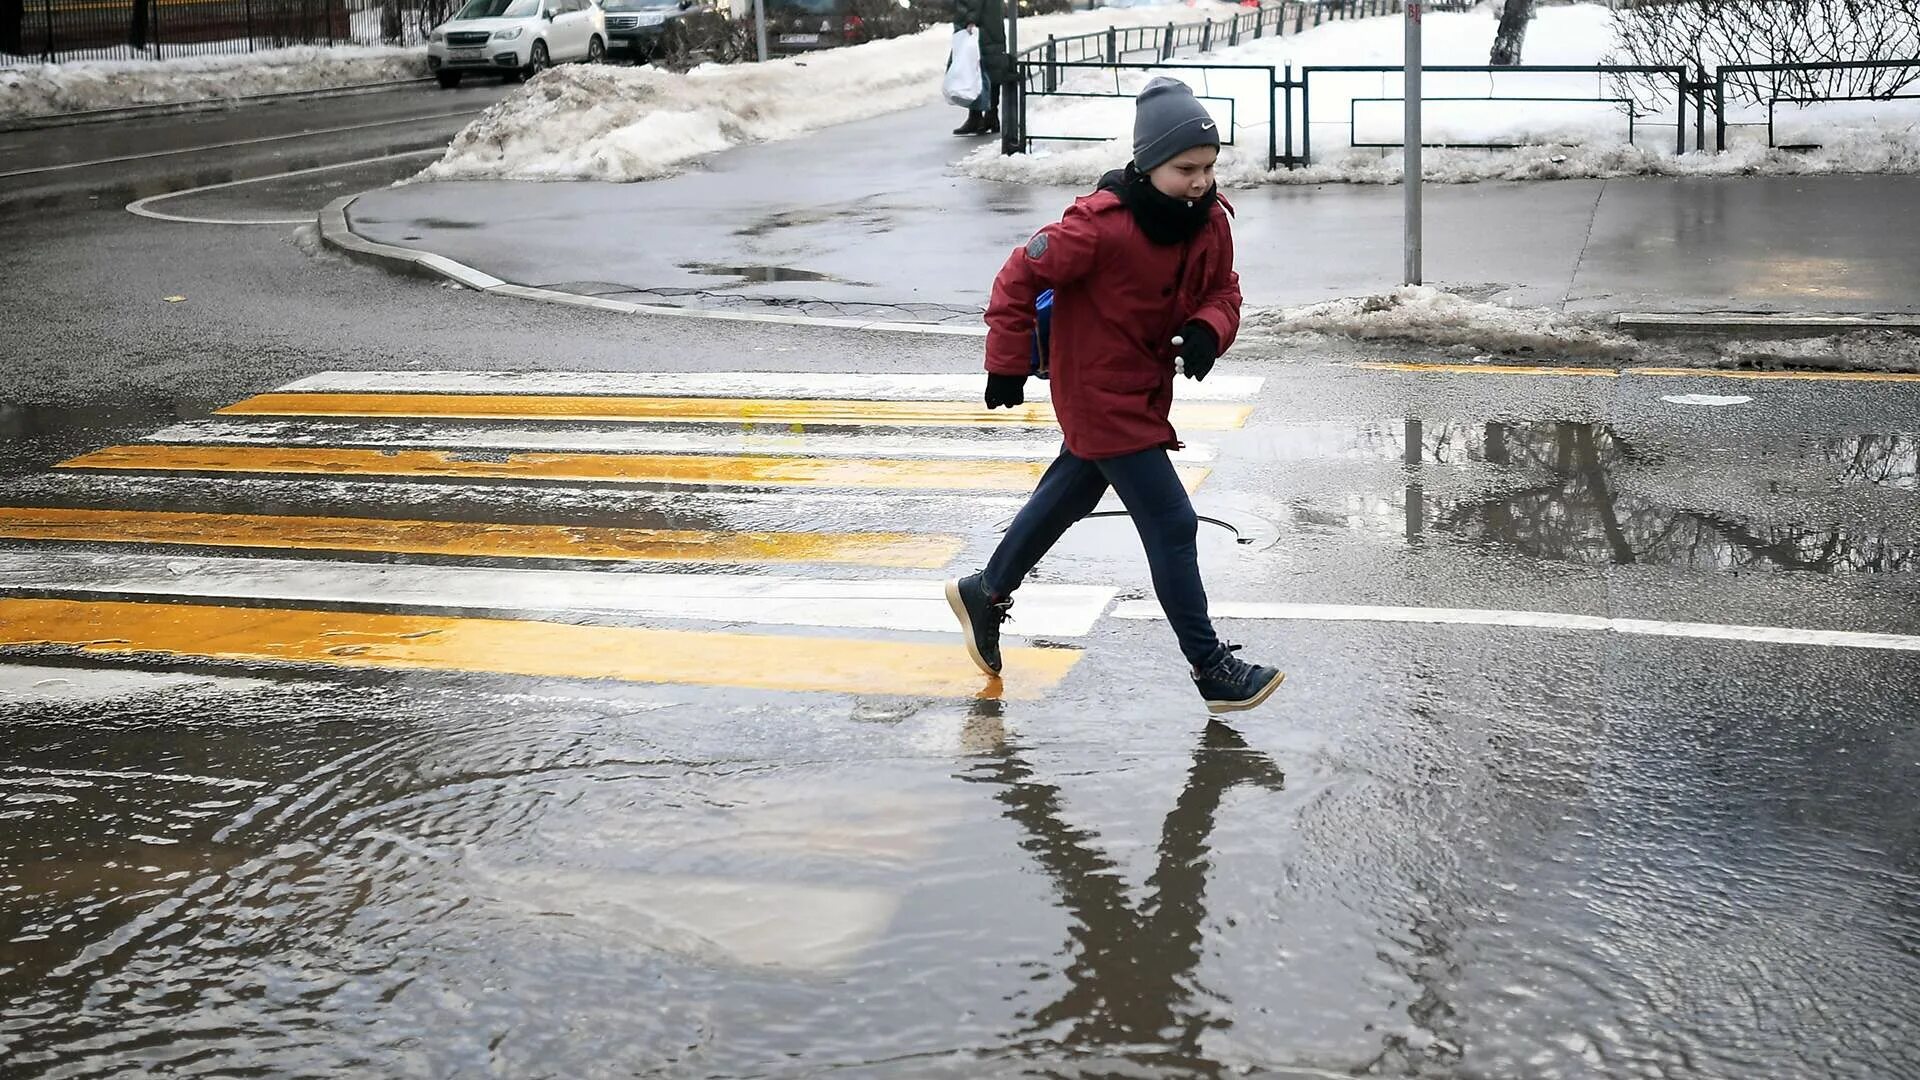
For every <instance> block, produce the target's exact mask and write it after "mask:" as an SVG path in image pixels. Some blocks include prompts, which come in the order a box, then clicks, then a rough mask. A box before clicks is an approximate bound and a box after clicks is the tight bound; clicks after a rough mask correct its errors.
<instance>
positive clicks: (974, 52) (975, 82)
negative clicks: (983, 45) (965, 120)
mask: <svg viewBox="0 0 1920 1080" xmlns="http://www.w3.org/2000/svg"><path fill="white" fill-rule="evenodd" d="M985 89H986V87H985V85H984V84H983V80H982V78H981V74H980V37H979V33H978V31H974V30H961V31H958V32H956V33H955V34H954V35H953V51H952V52H951V53H950V54H948V56H947V81H946V86H945V91H946V95H947V104H949V105H958V106H960V107H961V108H963V109H971V108H973V107H974V106H975V105H978V104H980V94H981V92H982V91H984V90H985Z"/></svg>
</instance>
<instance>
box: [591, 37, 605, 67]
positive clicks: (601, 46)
mask: <svg viewBox="0 0 1920 1080" xmlns="http://www.w3.org/2000/svg"><path fill="white" fill-rule="evenodd" d="M606 60H607V43H606V42H604V41H601V40H600V35H599V34H595V35H593V40H592V41H589V42H587V63H589V64H603V63H606Z"/></svg>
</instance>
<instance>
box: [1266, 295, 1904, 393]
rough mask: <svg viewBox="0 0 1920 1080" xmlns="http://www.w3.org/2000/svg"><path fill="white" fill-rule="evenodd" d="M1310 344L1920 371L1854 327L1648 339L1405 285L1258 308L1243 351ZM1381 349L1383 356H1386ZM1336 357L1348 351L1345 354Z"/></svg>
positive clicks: (1501, 357) (1887, 335) (1474, 354)
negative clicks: (1269, 344) (1781, 335)
mask: <svg viewBox="0 0 1920 1080" xmlns="http://www.w3.org/2000/svg"><path fill="white" fill-rule="evenodd" d="M1300 337H1305V338H1307V339H1308V340H1321V341H1324V340H1325V339H1335V340H1344V341H1353V342H1365V343H1366V345H1365V346H1364V348H1365V350H1366V351H1365V352H1364V353H1362V354H1361V355H1368V356H1373V357H1375V358H1382V359H1385V358H1391V357H1392V356H1394V355H1395V347H1396V346H1398V347H1400V348H1402V349H1404V348H1407V347H1413V350H1414V351H1413V352H1412V353H1411V354H1408V353H1404V352H1402V353H1400V354H1399V355H1408V356H1409V358H1410V359H1418V360H1431V359H1433V358H1434V357H1435V356H1447V357H1451V358H1454V359H1458V360H1471V361H1488V362H1495V361H1497V362H1501V363H1512V362H1513V361H1514V360H1515V359H1520V360H1523V361H1524V360H1526V359H1529V358H1533V357H1540V358H1551V360H1552V361H1553V362H1561V361H1569V360H1571V361H1587V362H1594V363H1603V362H1604V363H1612V364H1618V363H1627V362H1636V363H1653V364H1660V365H1665V366H1674V367H1738V366H1755V367H1761V368H1788V367H1791V368H1813V369H1824V370H1832V371H1902V372H1906V371H1920V338H1915V337H1914V336H1913V335H1911V334H1905V333H1900V332H1898V331H1891V330H1854V331H1848V332H1843V333H1836V334H1830V335H1826V336H1822V337H1810V338H1787V339H1778V338H1766V337H1763V336H1754V337H1725V336H1721V337H1715V338H1713V339H1711V340H1705V339H1694V338H1685V339H1683V338H1676V339H1671V340H1662V339H1647V340H1642V339H1638V338H1634V337H1631V336H1628V335H1625V334H1621V333H1620V332H1618V331H1617V330H1615V329H1614V328H1613V325H1612V319H1611V318H1610V317H1609V316H1606V315H1601V314H1588V315H1569V314H1566V313H1564V312H1559V311H1554V310H1551V309H1547V308H1534V307H1519V306H1515V305H1512V304H1507V303H1496V302H1489V301H1483V300H1477V299H1474V298H1472V297H1469V296H1462V295H1459V294H1457V293H1450V292H1446V291H1443V290H1441V289H1436V288H1433V287H1432V286H1423V285H1405V286H1401V287H1399V288H1396V289H1393V290H1391V291H1389V292H1385V293H1381V294H1378V295H1374V296H1362V297H1353V298H1350V299H1344V300H1330V301H1327V302H1324V303H1319V304H1311V305H1308V306H1305V307H1294V308H1268V309H1261V310H1249V312H1248V313H1247V317H1246V322H1245V325H1244V332H1243V334H1242V336H1241V341H1242V343H1243V346H1246V345H1251V346H1252V347H1253V350H1254V351H1256V352H1257V351H1259V346H1258V344H1257V343H1258V342H1259V341H1260V340H1261V339H1269V340H1271V339H1284V338H1300ZM1376 350H1378V351H1376ZM1334 351H1338V350H1337V349H1335V350H1334Z"/></svg>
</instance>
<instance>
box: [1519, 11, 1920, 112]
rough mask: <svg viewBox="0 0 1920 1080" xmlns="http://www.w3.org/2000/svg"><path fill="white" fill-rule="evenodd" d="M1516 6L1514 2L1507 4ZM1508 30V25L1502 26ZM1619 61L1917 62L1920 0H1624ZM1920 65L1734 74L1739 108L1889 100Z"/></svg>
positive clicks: (1703, 64) (1710, 64)
mask: <svg viewBox="0 0 1920 1080" xmlns="http://www.w3.org/2000/svg"><path fill="white" fill-rule="evenodd" d="M1509 6H1511V5H1509ZM1502 25H1504V20H1502ZM1613 26H1614V34H1615V37H1616V39H1617V40H1618V42H1619V54H1620V55H1619V56H1617V57H1609V58H1608V62H1609V63H1630V64H1679V63H1686V64H1688V65H1689V66H1691V67H1694V68H1697V69H1699V70H1701V71H1705V72H1709V73H1711V72H1712V71H1713V69H1714V68H1716V67H1718V66H1720V65H1722V64H1798V63H1832V62H1844V61H1852V60H1910V59H1915V58H1917V57H1920V0H1624V2H1623V3H1621V4H1619V5H1618V6H1617V7H1615V8H1614V12H1613ZM1917 79H1920V65H1915V66H1913V67H1888V68H1865V69H1853V70H1845V69H1834V70H1826V71H1794V72H1749V73H1742V74H1735V75H1731V76H1730V77H1729V78H1728V80H1727V88H1728V89H1729V90H1730V91H1731V94H1732V97H1733V99H1734V100H1735V101H1736V102H1743V103H1745V104H1750V105H1763V104H1765V103H1766V102H1768V101H1769V100H1772V99H1774V98H1781V99H1790V98H1818V97H1827V96H1835V95H1863V96H1873V97H1885V96H1888V95H1890V94H1894V93H1898V92H1901V91H1903V90H1905V89H1906V88H1907V87H1909V86H1911V85H1912V84H1913V83H1914V82H1915V81H1916V80H1917Z"/></svg>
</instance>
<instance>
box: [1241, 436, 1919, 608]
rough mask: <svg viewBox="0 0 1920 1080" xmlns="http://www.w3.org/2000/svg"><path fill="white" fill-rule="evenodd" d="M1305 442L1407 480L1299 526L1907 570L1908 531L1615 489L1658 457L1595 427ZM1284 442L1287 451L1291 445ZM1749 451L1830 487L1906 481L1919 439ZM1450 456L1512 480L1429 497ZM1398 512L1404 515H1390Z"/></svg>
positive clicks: (1540, 554) (1533, 548) (1575, 557)
mask: <svg viewBox="0 0 1920 1080" xmlns="http://www.w3.org/2000/svg"><path fill="white" fill-rule="evenodd" d="M1329 440H1332V441H1331V443H1330V442H1329ZM1289 442H1292V440H1289ZM1308 442H1309V443H1311V444H1312V445H1313V447H1314V448H1315V451H1316V452H1317V451H1324V450H1327V449H1329V448H1333V447H1337V449H1335V450H1334V453H1333V454H1332V455H1328V456H1339V457H1348V458H1352V457H1359V458H1363V459H1373V460H1395V459H1397V460H1399V461H1400V462H1402V463H1403V464H1404V465H1405V466H1406V469H1407V482H1406V486H1405V488H1404V491H1403V497H1402V499H1401V501H1400V502H1399V505H1398V506H1395V505H1393V500H1392V499H1390V498H1382V497H1364V496H1362V497H1356V498H1354V499H1352V500H1350V501H1349V505H1347V506H1345V507H1342V508H1341V509H1339V510H1333V511H1329V509H1328V508H1326V507H1318V508H1315V507H1307V506H1301V507H1297V508H1296V511H1295V520H1296V522H1297V523H1299V524H1303V525H1310V526H1327V525H1336V524H1340V523H1342V522H1344V521H1350V520H1352V519H1353V518H1355V517H1359V518H1363V519H1371V520H1376V521H1386V520H1390V519H1392V520H1395V525H1394V528H1395V530H1396V531H1401V532H1404V535H1405V537H1406V538H1407V540H1408V541H1409V542H1410V543H1418V542H1419V541H1421V539H1422V538H1423V535H1424V534H1425V533H1426V532H1427V531H1429V530H1431V531H1434V532H1437V533H1442V534H1446V535H1450V536H1454V537H1458V538H1460V539H1463V540H1467V541H1471V542H1475V543H1480V544H1488V545H1497V546H1500V547H1503V548H1507V549H1510V550H1513V551H1517V552H1519V553H1521V554H1524V555H1527V556H1530V557H1533V558H1537V559H1546V560H1551V561H1556V562H1570V563H1579V564H1585V565H1614V566H1626V565H1666V566H1681V567H1687V568H1690V569H1697V570H1740V569H1750V568H1758V567H1768V566H1771V567H1777V568H1780V569H1786V570H1804V571H1812V572H1815V573H1841V572H1866V573H1887V572H1902V571H1911V570H1914V569H1916V568H1920V562H1916V559H1915V553H1916V544H1915V541H1914V537H1913V536H1912V534H1911V533H1910V531H1907V530H1900V529H1894V528H1882V529H1877V530H1876V529H1871V528H1864V527H1851V526H1846V525H1840V524H1835V523H1833V522H1830V521H1829V522H1803V521H1794V522H1775V521H1762V520H1754V519H1751V518H1749V517H1748V516H1745V515H1743V514H1740V513H1737V512H1734V511H1731V510H1723V509H1718V508H1714V507H1711V506H1706V507H1697V506H1673V505H1669V504H1667V503H1664V502H1661V501H1659V500H1658V499H1656V498H1653V497H1650V496H1649V495H1647V494H1644V493H1642V492H1639V491H1628V490H1622V488H1623V484H1622V483H1621V476H1622V475H1623V474H1626V473H1629V472H1631V471H1633V470H1635V469H1638V468H1651V467H1653V466H1656V465H1659V464H1661V463H1662V460H1663V458H1664V457H1665V455H1664V454H1655V453H1652V452H1649V451H1644V450H1642V449H1640V448H1639V447H1636V446H1635V445H1634V443H1633V441H1632V440H1631V439H1629V438H1627V437H1626V436H1623V435H1621V434H1620V433H1619V432H1617V431H1615V430H1614V429H1612V428H1609V427H1607V426H1605V425H1601V424H1590V423H1569V422H1560V421H1543V422H1523V423H1478V424H1468V423H1458V422H1453V423H1442V424H1437V425H1430V424H1427V423H1425V422H1423V421H1419V420H1408V421H1405V422H1404V425H1396V426H1392V427H1389V426H1387V425H1378V424H1376V425H1362V426H1360V427H1357V428H1350V429H1348V431H1347V432H1346V434H1345V438H1344V440H1342V439H1340V438H1338V437H1337V436H1336V435H1335V434H1334V433H1333V432H1332V431H1330V430H1318V429H1316V431H1314V432H1313V433H1311V436H1310V438H1309V439H1308ZM1290 448H1291V449H1292V450H1294V451H1295V452H1296V453H1297V452H1298V451H1299V450H1300V449H1302V447H1298V446H1293V447H1290ZM1269 449H1274V448H1273V447H1269ZM1759 454H1760V456H1761V458H1762V459H1763V460H1769V463H1779V462H1782V461H1797V462H1801V463H1808V464H1817V465H1819V466H1822V467H1824V468H1825V469H1826V470H1827V471H1828V473H1829V475H1830V476H1831V478H1832V480H1833V482H1834V484H1835V485H1836V486H1846V485H1855V484H1868V485H1873V486H1876V487H1882V488H1896V489H1903V490H1912V489H1914V488H1915V486H1916V482H1915V477H1916V473H1917V472H1920V439H1916V437H1914V436H1910V435H1854V436H1847V437H1839V438H1828V439H1820V440H1808V441H1803V442H1800V443H1797V444H1793V445H1790V446H1782V447H1776V448H1774V449H1773V451H1772V453H1768V451H1767V448H1764V447H1763V448H1762V449H1761V450H1760V451H1759ZM1275 456H1279V455H1275ZM1287 456H1293V455H1287ZM1463 465H1483V466H1495V467H1499V468H1501V469H1503V470H1504V469H1512V470H1517V471H1518V472H1519V473H1520V474H1521V475H1522V476H1524V478H1525V479H1524V480H1523V481H1521V482H1519V483H1517V484H1510V485H1503V486H1502V487H1501V488H1500V489H1499V490H1497V491H1496V492H1494V493H1491V494H1478V493H1476V494H1473V495H1470V496H1465V497H1445V498H1443V497H1437V496H1434V495H1432V494H1429V492H1428V491H1427V483H1426V481H1428V480H1430V479H1432V476H1431V475H1430V474H1427V473H1426V472H1425V470H1426V469H1429V468H1432V467H1435V466H1463ZM1402 516H1403V517H1404V520H1403V521H1402V520H1398V519H1399V518H1401V517H1402Z"/></svg>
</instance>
